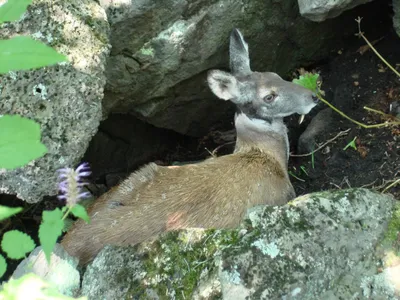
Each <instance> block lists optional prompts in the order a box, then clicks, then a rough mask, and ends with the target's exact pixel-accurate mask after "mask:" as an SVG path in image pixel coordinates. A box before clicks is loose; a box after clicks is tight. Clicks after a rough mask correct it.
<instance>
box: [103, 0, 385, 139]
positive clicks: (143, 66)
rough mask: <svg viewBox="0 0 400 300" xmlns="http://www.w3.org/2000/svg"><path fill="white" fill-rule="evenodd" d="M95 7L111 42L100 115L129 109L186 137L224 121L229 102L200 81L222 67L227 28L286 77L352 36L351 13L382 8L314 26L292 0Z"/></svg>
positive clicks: (106, 0) (264, 66) (177, 0)
mask: <svg viewBox="0 0 400 300" xmlns="http://www.w3.org/2000/svg"><path fill="white" fill-rule="evenodd" d="M100 4H101V5H102V6H103V8H104V9H105V10H106V12H107V15H108V19H109V22H110V25H111V44H112V46H113V48H112V51H111V56H110V57H109V59H108V64H107V70H106V75H107V85H106V89H105V98H104V102H103V103H104V108H105V110H106V112H111V113H114V112H118V113H130V114H134V115H135V116H137V117H139V118H141V119H143V120H145V121H147V122H149V123H151V124H153V125H155V126H158V127H163V128H168V129H172V130H175V131H177V132H179V133H183V134H188V135H193V136H201V135H203V134H205V133H206V132H207V131H208V130H209V128H210V127H211V124H215V122H216V121H218V120H221V119H223V118H224V117H227V116H228V117H229V118H230V119H231V118H232V114H233V112H234V110H233V107H232V106H230V105H229V104H228V103H226V102H224V101H221V100H218V99H216V97H215V96H213V95H212V93H211V92H210V91H209V88H208V86H207V84H206V73H207V70H209V69H211V68H225V69H228V67H229V66H228V41H229V34H230V32H231V30H232V28H234V27H237V28H239V29H240V30H241V32H242V33H243V35H244V37H245V39H246V41H247V42H248V44H249V50H250V58H251V62H252V69H253V70H255V71H273V72H277V73H278V74H280V75H281V76H286V75H288V73H289V71H292V70H293V69H294V68H295V67H297V66H304V65H306V64H309V63H313V62H316V61H318V60H320V59H322V58H326V57H327V55H329V54H330V53H331V51H335V50H336V49H339V48H340V47H341V45H343V44H344V41H345V39H346V38H347V37H351V38H354V32H355V30H356V29H357V24H356V23H355V22H354V19H355V18H356V17H357V15H363V16H364V17H365V18H368V17H370V18H371V19H372V18H376V15H380V13H381V12H382V10H385V9H386V8H385V6H382V5H377V4H376V5H375V4H374V3H372V4H373V5H374V6H369V8H364V9H363V10H359V11H355V12H347V13H345V14H343V15H342V16H340V17H339V18H337V19H333V20H332V19H330V20H327V21H326V22H323V23H321V24H317V25H316V24H315V23H313V22H310V21H309V20H307V19H305V18H303V17H301V16H300V14H299V8H298V6H297V1H295V0H287V1H276V0H268V1H266V0H253V1H231V0H214V1H208V0H199V1H194V2H193V1H184V0H164V1H154V0H142V1H125V0H113V1H110V0H103V1H100ZM382 15H383V14H382ZM371 23H373V22H371ZM365 26H369V24H365ZM374 26H375V25H374ZM365 29H368V28H366V27H365Z"/></svg>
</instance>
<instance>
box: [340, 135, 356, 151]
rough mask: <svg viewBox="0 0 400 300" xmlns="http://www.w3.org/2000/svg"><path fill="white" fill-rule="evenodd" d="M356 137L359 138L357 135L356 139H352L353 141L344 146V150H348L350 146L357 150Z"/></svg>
mask: <svg viewBox="0 0 400 300" xmlns="http://www.w3.org/2000/svg"><path fill="white" fill-rule="evenodd" d="M356 138H357V137H356V136H355V137H354V139H353V140H351V141H350V142H349V143H348V144H347V145H346V146H345V147H344V148H343V150H346V149H347V148H349V147H351V148H353V149H354V150H357V146H356Z"/></svg>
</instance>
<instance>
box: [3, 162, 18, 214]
mask: <svg viewBox="0 0 400 300" xmlns="http://www.w3.org/2000/svg"><path fill="white" fill-rule="evenodd" d="M0 164H1V163H0ZM21 210H22V207H8V206H4V205H0V221H3V220H5V219H7V218H9V217H11V216H13V215H15V214H17V213H19V212H20V211H21Z"/></svg>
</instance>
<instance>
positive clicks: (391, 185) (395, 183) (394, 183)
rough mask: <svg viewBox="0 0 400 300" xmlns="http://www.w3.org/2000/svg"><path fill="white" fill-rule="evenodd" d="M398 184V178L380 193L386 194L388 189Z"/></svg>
mask: <svg viewBox="0 0 400 300" xmlns="http://www.w3.org/2000/svg"><path fill="white" fill-rule="evenodd" d="M399 183H400V178H398V179H397V180H395V181H394V182H392V183H391V184H389V185H388V186H387V187H385V188H384V189H383V191H382V193H384V192H386V191H387V190H388V189H390V188H392V187H394V186H395V185H397V184H399Z"/></svg>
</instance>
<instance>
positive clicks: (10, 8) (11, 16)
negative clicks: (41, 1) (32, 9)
mask: <svg viewBox="0 0 400 300" xmlns="http://www.w3.org/2000/svg"><path fill="white" fill-rule="evenodd" d="M31 2H32V0H14V1H13V0H8V1H7V2H6V3H4V4H3V5H2V6H0V23H3V22H11V21H16V20H18V19H19V18H20V17H21V16H22V14H23V13H24V12H25V11H26V9H27V7H28V6H29V4H31Z"/></svg>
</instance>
